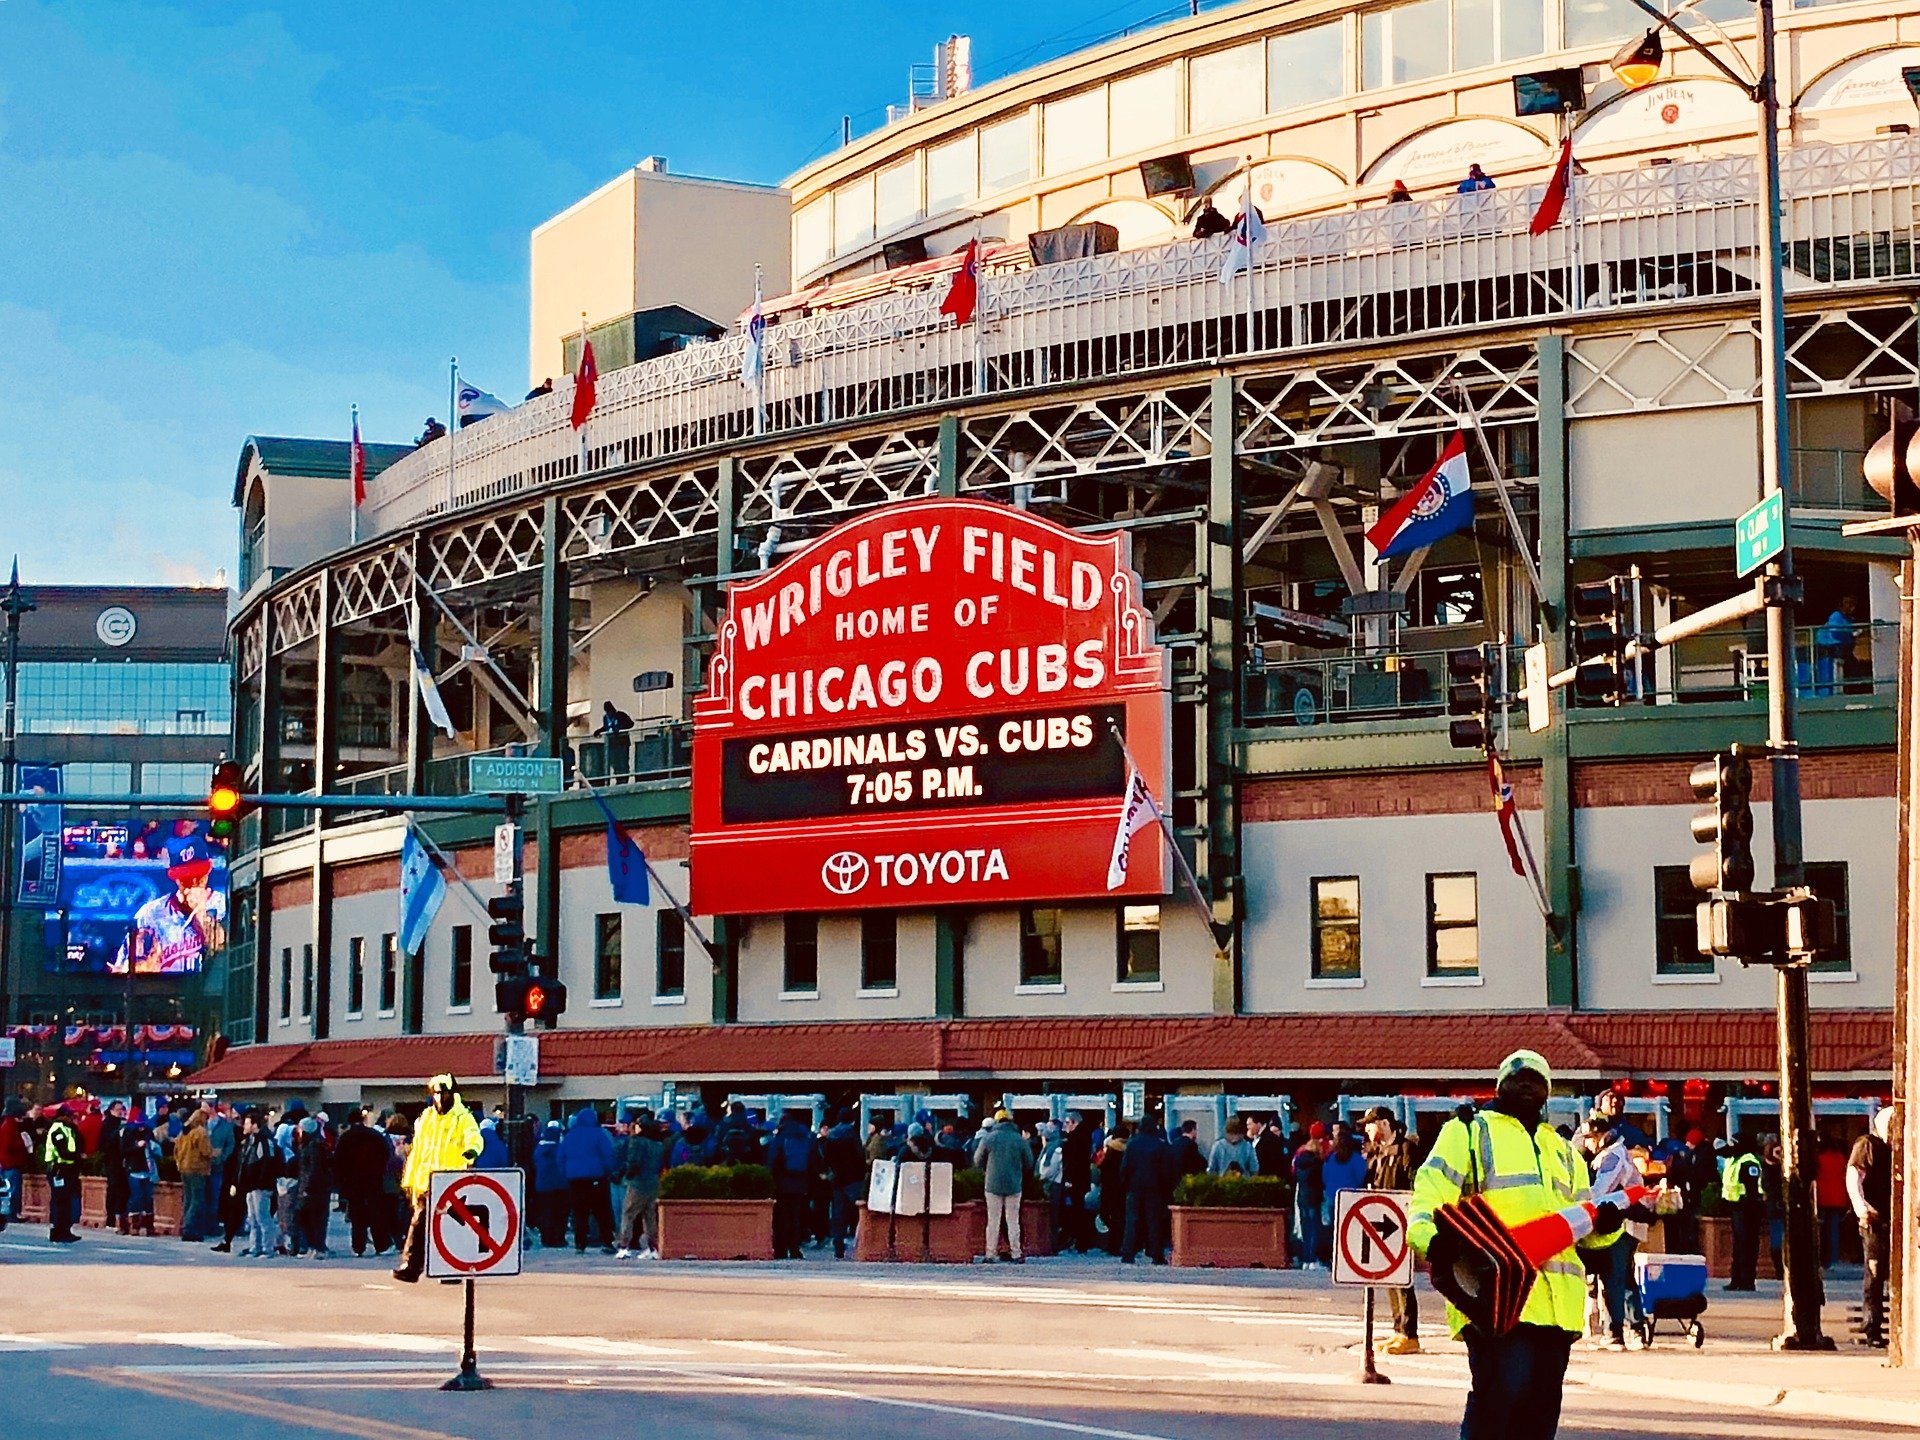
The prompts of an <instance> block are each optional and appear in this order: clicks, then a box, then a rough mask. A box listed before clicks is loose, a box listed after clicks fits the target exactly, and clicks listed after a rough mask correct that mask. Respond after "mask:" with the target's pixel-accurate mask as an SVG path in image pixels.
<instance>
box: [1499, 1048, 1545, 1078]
mask: <svg viewBox="0 0 1920 1440" xmlns="http://www.w3.org/2000/svg"><path fill="white" fill-rule="evenodd" d="M1522 1070H1531V1071H1533V1073H1534V1074H1536V1075H1538V1076H1539V1077H1540V1078H1541V1079H1542V1080H1544V1081H1546V1082H1547V1084H1549V1085H1551V1084H1553V1067H1552V1066H1551V1065H1549V1064H1547V1061H1546V1057H1545V1056H1543V1055H1542V1054H1540V1052H1539V1051H1537V1050H1516V1051H1514V1052H1513V1053H1512V1054H1511V1055H1509V1056H1507V1058H1506V1059H1504V1060H1502V1061H1501V1062H1500V1070H1499V1073H1498V1074H1497V1075H1496V1076H1495V1077H1494V1083H1496V1084H1498V1083H1499V1082H1500V1081H1502V1080H1505V1079H1507V1078H1508V1077H1509V1076H1513V1075H1518V1074H1519V1073H1520V1072H1521V1071H1522Z"/></svg>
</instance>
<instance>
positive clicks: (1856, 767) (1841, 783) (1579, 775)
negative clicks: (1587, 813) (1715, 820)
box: [1573, 750, 1896, 809]
mask: <svg viewBox="0 0 1920 1440" xmlns="http://www.w3.org/2000/svg"><path fill="white" fill-rule="evenodd" d="M1705 758H1706V757H1705V756H1704V755H1702V756H1693V757H1684V758H1680V759H1660V760H1609V761H1586V762H1582V763H1577V764H1575V765H1574V767H1573V803H1574V804H1575V805H1577V806H1579V807H1580V808H1582V809H1600V808H1606V807H1612V806H1621V805H1691V804H1693V803H1694V799H1693V792H1692V790H1690V789H1688V788H1687V775H1688V773H1689V772H1691V771H1692V769H1693V767H1694V766H1695V765H1697V764H1699V762H1700V761H1701V760H1703V759H1705ZM1753 782H1754V783H1753V798H1754V801H1755V802H1756V803H1759V802H1763V801H1771V800H1772V799H1773V775H1772V772H1771V767H1769V766H1766V765H1760V764H1756V765H1755V766H1754V767H1753ZM1895 782H1896V774H1895V760H1894V752H1893V751H1891V750H1837V751H1823V752H1819V753H1816V754H1811V755H1808V756H1806V757H1805V758H1804V759H1803V760H1802V761H1801V762H1800V796H1801V798H1802V799H1803V800H1880V799H1891V798H1892V797H1893V795H1894V794H1895V793H1896V792H1895Z"/></svg>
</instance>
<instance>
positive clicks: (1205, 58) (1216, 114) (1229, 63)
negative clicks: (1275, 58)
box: [1187, 41, 1267, 135]
mask: <svg viewBox="0 0 1920 1440" xmlns="http://www.w3.org/2000/svg"><path fill="white" fill-rule="evenodd" d="M1187 97H1188V98H1187V129H1188V130H1189V131H1191V132H1192V133H1193V134H1196V135H1199V134H1204V133H1205V132H1207V131H1209V130H1221V129H1225V128H1226V127H1227V126H1229V125H1238V124H1239V123H1241V122H1242V121H1245V120H1252V119H1256V118H1257V117H1259V116H1261V115H1264V114H1265V113H1266V110H1267V62H1266V52H1265V51H1264V50H1263V49H1262V48H1261V46H1260V43H1259V42H1258V41H1255V42H1254V43H1253V44H1251V45H1235V46H1234V47H1233V48H1232V49H1230V50H1215V51H1213V52H1211V53H1210V54H1206V55H1196V56H1194V57H1193V59H1192V60H1190V61H1188V62H1187Z"/></svg>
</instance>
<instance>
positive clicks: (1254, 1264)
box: [1173, 1205, 1287, 1270]
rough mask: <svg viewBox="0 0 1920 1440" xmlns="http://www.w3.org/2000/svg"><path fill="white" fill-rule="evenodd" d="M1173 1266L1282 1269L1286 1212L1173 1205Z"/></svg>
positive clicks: (1285, 1239) (1222, 1268)
mask: <svg viewBox="0 0 1920 1440" xmlns="http://www.w3.org/2000/svg"><path fill="white" fill-rule="evenodd" d="M1173 1263H1174V1264H1176V1265H1189V1266H1201V1265H1206V1266H1212V1267H1214V1268H1216V1269H1221V1270H1251V1269H1264V1270H1284V1269H1286V1268H1287V1212H1286V1211H1285V1210H1268V1209H1239V1208H1235V1207H1228V1206H1200V1205H1176V1206H1174V1207H1173Z"/></svg>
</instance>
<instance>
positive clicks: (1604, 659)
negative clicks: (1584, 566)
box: [1569, 575, 1633, 705]
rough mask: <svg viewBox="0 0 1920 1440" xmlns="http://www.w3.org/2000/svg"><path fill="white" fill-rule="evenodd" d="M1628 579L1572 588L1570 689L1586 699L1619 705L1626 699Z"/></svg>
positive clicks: (1629, 622)
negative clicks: (1572, 662)
mask: <svg viewBox="0 0 1920 1440" xmlns="http://www.w3.org/2000/svg"><path fill="white" fill-rule="evenodd" d="M1631 600H1632V591H1631V589H1630V582H1629V581H1627V580H1625V579H1623V578H1621V577H1620V576H1618V575H1614V576H1611V577H1609V578H1608V579H1605V580H1582V581H1581V582H1580V583H1579V584H1577V585H1575V586H1574V587H1573V605H1572V609H1573V624H1572V627H1571V633H1570V635H1569V638H1570V640H1571V641H1572V643H1573V660H1574V663H1575V664H1576V665H1578V666H1579V667H1580V668H1579V669H1578V670H1577V671H1576V672H1575V673H1574V678H1573V690H1574V693H1575V694H1576V695H1580V696H1582V697H1584V698H1586V699H1588V700H1598V701H1600V702H1601V703H1602V704H1606V705H1619V704H1622V703H1624V702H1625V700H1626V698H1627V675H1628V670H1627V644H1628V642H1629V641H1630V640H1632V639H1633V622H1632V619H1631V616H1630V615H1629V613H1628V612H1629V611H1630V609H1631Z"/></svg>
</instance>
